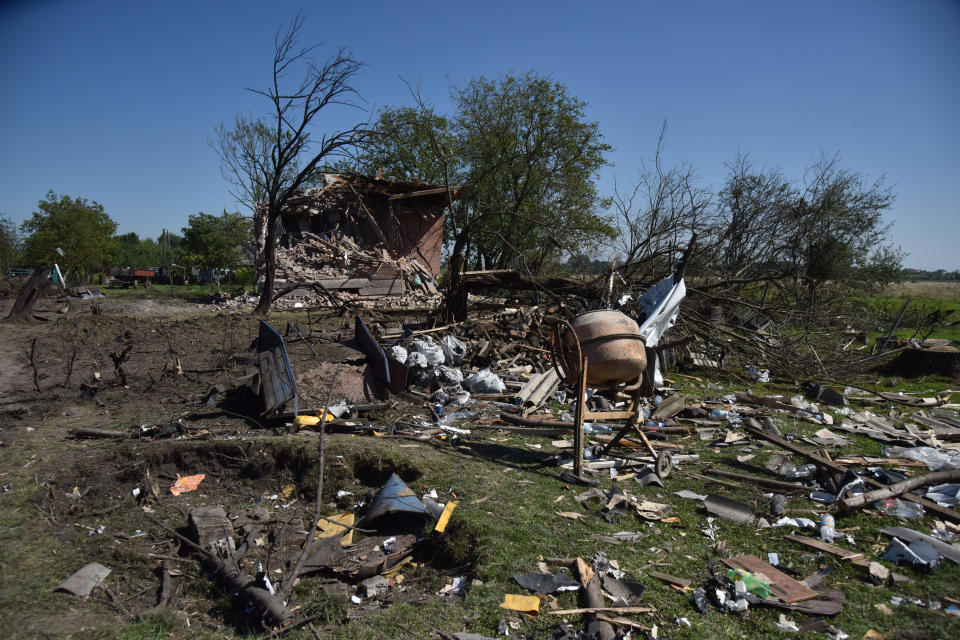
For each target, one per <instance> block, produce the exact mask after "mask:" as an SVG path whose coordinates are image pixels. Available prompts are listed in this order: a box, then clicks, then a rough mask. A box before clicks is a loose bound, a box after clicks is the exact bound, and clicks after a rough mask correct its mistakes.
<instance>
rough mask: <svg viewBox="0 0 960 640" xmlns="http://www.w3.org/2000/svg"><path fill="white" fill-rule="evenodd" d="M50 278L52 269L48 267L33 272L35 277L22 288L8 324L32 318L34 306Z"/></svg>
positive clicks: (11, 310)
mask: <svg viewBox="0 0 960 640" xmlns="http://www.w3.org/2000/svg"><path fill="white" fill-rule="evenodd" d="M49 277H50V268H49V267H46V266H43V267H40V268H39V269H37V270H36V271H34V272H33V275H32V276H30V278H29V279H28V280H27V282H26V283H25V284H24V285H23V287H21V288H20V294H19V295H18V296H17V300H16V302H14V303H13V308H12V309H10V314H9V315H8V316H7V322H20V321H23V320H26V319H28V318H29V317H30V314H32V313H33V305H35V304H37V300H39V299H40V295H41V294H42V293H43V290H44V289H46V288H47V278H49Z"/></svg>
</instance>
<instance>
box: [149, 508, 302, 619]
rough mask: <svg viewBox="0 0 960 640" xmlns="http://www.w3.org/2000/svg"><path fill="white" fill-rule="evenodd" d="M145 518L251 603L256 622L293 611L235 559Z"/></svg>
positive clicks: (242, 598)
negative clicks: (257, 619)
mask: <svg viewBox="0 0 960 640" xmlns="http://www.w3.org/2000/svg"><path fill="white" fill-rule="evenodd" d="M146 518H147V520H149V521H150V522H152V523H153V524H155V525H156V526H158V527H160V528H161V529H163V530H164V531H165V532H166V533H167V534H169V535H171V536H173V537H175V538H177V539H178V540H180V542H182V543H184V544H185V545H187V546H188V547H190V548H191V549H193V550H194V551H196V552H197V553H199V554H200V556H201V557H202V558H203V559H204V561H205V562H206V563H207V565H209V567H210V568H211V569H213V573H214V575H215V576H216V578H217V580H218V581H220V582H221V583H222V584H223V585H224V586H225V587H226V588H227V590H228V591H229V592H230V593H231V594H236V595H237V596H238V597H239V598H240V599H241V600H243V601H244V603H245V604H249V605H252V607H253V608H254V610H255V611H256V612H257V614H258V615H259V616H260V622H261V623H262V624H263V625H264V626H266V627H273V626H283V625H286V624H287V623H288V622H289V621H290V619H291V618H292V617H293V614H292V613H290V610H289V609H287V605H285V604H284V603H283V600H282V599H281V598H280V597H278V596H275V595H273V594H272V593H270V592H269V591H267V590H266V589H264V588H263V587H260V586H258V583H257V582H256V581H255V580H254V579H253V578H251V577H250V576H248V575H246V574H244V573H243V572H242V571H240V568H239V567H238V566H237V564H236V562H235V561H234V560H233V559H232V558H229V559H227V560H221V559H220V558H218V557H216V556H215V555H213V554H212V553H210V552H209V551H207V550H206V549H204V548H202V547H200V545H198V544H196V543H195V542H193V540H190V539H189V538H187V537H186V536H182V535H180V534H179V533H177V532H176V531H174V530H173V529H170V528H169V527H167V526H166V525H165V524H163V523H162V522H160V521H159V520H156V519H155V518H153V517H151V516H149V515H147V516H146Z"/></svg>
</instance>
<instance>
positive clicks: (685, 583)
mask: <svg viewBox="0 0 960 640" xmlns="http://www.w3.org/2000/svg"><path fill="white" fill-rule="evenodd" d="M647 575H648V576H650V577H651V578H656V579H657V580H663V581H664V582H666V583H668V584H675V585H677V586H679V587H689V586H690V581H689V580H687V579H685V578H678V577H677V576H671V575H670V574H669V573H660V572H659V571H647Z"/></svg>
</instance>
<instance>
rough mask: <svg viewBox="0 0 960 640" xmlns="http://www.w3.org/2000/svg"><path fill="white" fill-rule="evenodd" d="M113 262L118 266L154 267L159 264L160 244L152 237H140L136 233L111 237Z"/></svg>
mask: <svg viewBox="0 0 960 640" xmlns="http://www.w3.org/2000/svg"><path fill="white" fill-rule="evenodd" d="M113 264H114V266H119V267H141V268H145V267H155V266H159V264H160V246H159V245H158V244H157V242H156V240H154V239H152V238H144V239H143V240H141V239H140V236H138V235H137V234H136V233H133V232H130V233H124V234H121V235H118V236H114V237H113Z"/></svg>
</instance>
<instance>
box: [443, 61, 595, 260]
mask: <svg viewBox="0 0 960 640" xmlns="http://www.w3.org/2000/svg"><path fill="white" fill-rule="evenodd" d="M454 98H455V99H456V102H457V115H456V118H455V119H454V122H455V125H454V133H455V135H456V136H457V138H458V140H459V143H460V145H461V146H460V148H461V157H462V159H463V162H464V165H465V170H466V180H465V182H466V183H467V184H469V185H470V195H469V198H470V200H471V204H472V206H473V208H474V209H475V210H476V211H477V212H479V213H480V214H482V216H483V219H482V221H480V222H479V224H477V225H476V226H475V228H474V229H473V233H474V237H475V238H476V240H475V246H474V253H475V254H479V255H481V256H483V258H484V262H485V264H487V265H489V266H495V267H501V268H504V267H521V266H522V267H524V268H526V269H529V270H530V271H533V272H536V271H539V270H540V269H541V268H543V267H545V266H547V265H548V264H551V263H552V262H553V261H554V260H555V259H556V258H557V257H559V255H560V254H561V253H563V252H573V251H575V250H577V249H578V248H579V247H580V245H582V244H583V243H585V242H588V241H590V239H592V238H595V237H596V236H597V235H598V234H600V235H607V236H611V235H612V234H613V230H612V228H611V226H610V223H609V220H607V219H606V218H605V217H604V215H603V214H602V213H601V211H602V209H603V208H604V205H605V203H603V202H602V201H601V199H600V197H599V195H598V193H597V189H596V183H595V179H596V177H597V173H598V172H599V170H600V168H601V167H603V166H604V165H606V164H607V160H606V154H607V153H608V152H609V151H610V150H611V147H610V145H608V144H606V143H604V142H603V136H602V135H601V134H600V127H599V125H598V124H597V123H596V122H590V121H589V120H587V118H586V113H585V111H584V109H585V107H586V103H585V102H583V101H581V100H579V99H577V98H576V97H574V96H572V95H570V93H569V91H568V90H567V88H566V86H564V85H563V84H561V83H559V82H555V81H551V80H549V79H547V78H544V77H542V76H539V75H537V74H536V73H534V72H527V73H524V74H522V75H519V76H515V75H512V74H509V73H508V74H505V75H502V76H500V77H498V78H496V79H492V80H491V79H488V78H484V77H478V78H474V79H473V80H471V81H470V82H469V83H468V84H467V85H465V86H464V87H462V88H455V89H454Z"/></svg>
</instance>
